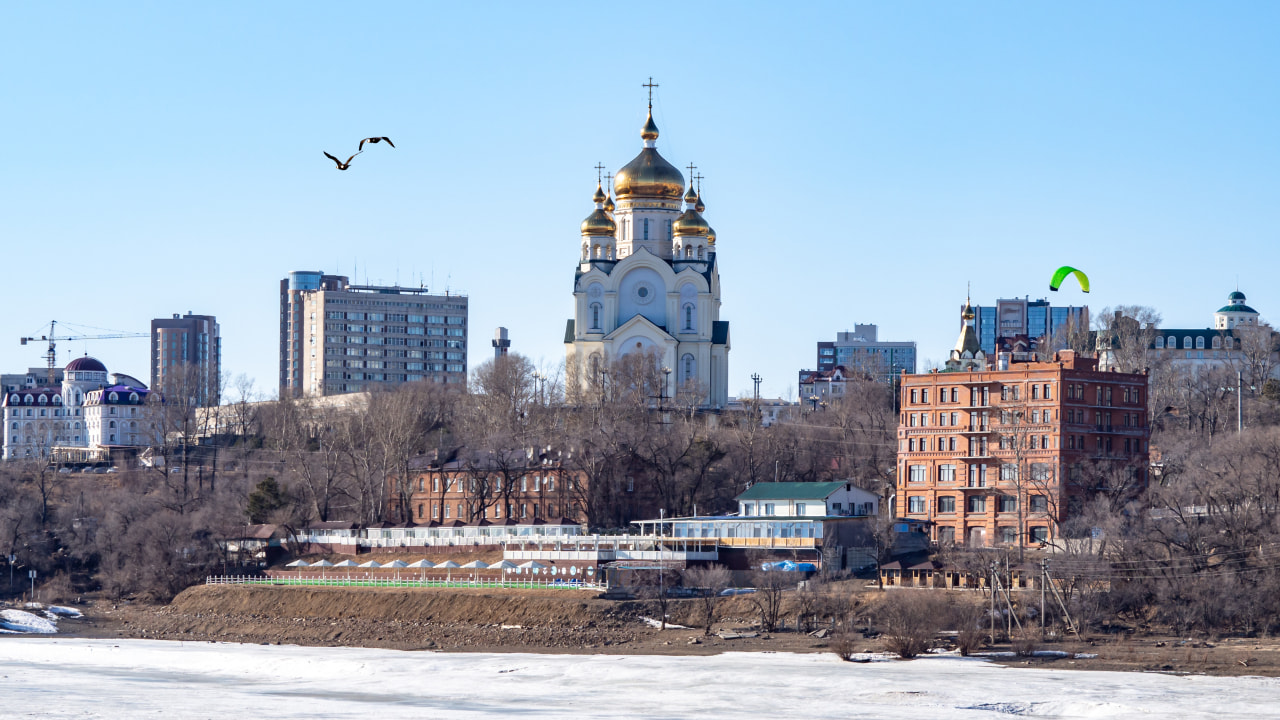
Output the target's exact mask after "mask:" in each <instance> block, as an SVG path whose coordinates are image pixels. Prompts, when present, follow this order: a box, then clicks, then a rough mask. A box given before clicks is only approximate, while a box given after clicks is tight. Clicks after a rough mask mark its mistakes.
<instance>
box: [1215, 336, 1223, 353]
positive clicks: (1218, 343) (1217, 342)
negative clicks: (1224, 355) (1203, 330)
mask: <svg viewBox="0 0 1280 720" xmlns="http://www.w3.org/2000/svg"><path fill="white" fill-rule="evenodd" d="M1213 349H1214V350H1220V349H1222V338H1220V337H1218V336H1217V335H1215V336H1214V337H1213Z"/></svg>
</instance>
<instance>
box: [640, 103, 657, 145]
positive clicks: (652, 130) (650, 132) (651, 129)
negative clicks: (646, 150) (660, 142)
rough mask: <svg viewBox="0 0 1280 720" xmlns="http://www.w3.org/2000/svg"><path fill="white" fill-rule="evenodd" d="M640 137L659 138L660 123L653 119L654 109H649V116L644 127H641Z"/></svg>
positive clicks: (645, 138) (647, 138) (643, 138)
mask: <svg viewBox="0 0 1280 720" xmlns="http://www.w3.org/2000/svg"><path fill="white" fill-rule="evenodd" d="M640 139H642V140H657V139H658V125H657V123H655V122H654V121H653V111H652V110H650V111H649V117H647V118H645V121H644V127H643V128H641V129H640Z"/></svg>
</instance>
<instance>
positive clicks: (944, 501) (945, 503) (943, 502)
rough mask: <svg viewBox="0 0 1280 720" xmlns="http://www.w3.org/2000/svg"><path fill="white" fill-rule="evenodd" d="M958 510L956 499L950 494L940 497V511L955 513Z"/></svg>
mask: <svg viewBox="0 0 1280 720" xmlns="http://www.w3.org/2000/svg"><path fill="white" fill-rule="evenodd" d="M955 511H956V499H955V498H953V497H951V496H950V495H943V496H942V497H940V498H938V512H939V513H953V512H955Z"/></svg>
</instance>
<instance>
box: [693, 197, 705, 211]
mask: <svg viewBox="0 0 1280 720" xmlns="http://www.w3.org/2000/svg"><path fill="white" fill-rule="evenodd" d="M693 209H694V210H697V211H698V212H706V211H707V206H706V205H703V204H702V193H698V199H697V200H695V201H694V202H693Z"/></svg>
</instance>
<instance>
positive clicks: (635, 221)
mask: <svg viewBox="0 0 1280 720" xmlns="http://www.w3.org/2000/svg"><path fill="white" fill-rule="evenodd" d="M644 87H646V88H648V90H649V108H648V113H647V114H646V116H645V121H644V125H643V126H642V128H641V131H640V139H641V141H642V142H643V147H642V148H641V150H640V154H639V155H637V156H635V157H634V158H633V159H632V160H631V161H630V162H628V163H627V164H625V165H623V166H622V168H621V169H619V170H618V171H617V172H616V173H615V174H614V175H613V178H612V180H613V183H612V186H613V188H612V189H613V192H612V194H611V193H609V192H606V191H605V188H604V184H603V180H604V177H603V174H602V173H600V170H602V169H603V167H604V166H603V165H599V164H598V165H597V166H596V169H597V183H596V192H595V195H594V196H593V198H592V201H593V203H594V204H595V209H594V210H593V211H592V212H591V214H590V215H588V216H587V218H586V219H585V220H583V221H582V224H581V228H580V231H581V232H580V235H581V238H580V253H579V261H578V267H577V273H576V275H575V280H574V293H573V294H574V306H575V309H574V317H573V318H572V319H571V320H569V322H568V327H567V328H566V332H565V355H566V378H565V391H566V396H567V398H568V399H569V401H570V402H596V401H598V400H599V399H600V394H601V393H607V392H608V388H609V379H608V378H609V376H610V372H611V369H612V368H615V367H617V363H619V362H621V361H622V360H624V359H627V358H628V356H632V355H637V354H638V355H641V356H643V357H644V360H645V364H646V366H648V365H651V366H652V367H653V369H655V371H659V373H658V374H659V376H660V378H661V379H660V382H665V383H667V385H668V387H666V388H662V389H661V390H662V394H663V396H664V397H668V398H677V397H681V398H683V399H684V402H687V403H689V404H692V405H696V406H699V407H702V408H706V409H715V408H723V407H725V406H726V405H727V404H728V399H729V398H728V353H729V323H728V322H727V321H723V320H721V319H720V274H719V268H718V267H717V264H716V252H715V247H716V246H715V231H714V230H712V229H711V226H710V225H708V224H707V221H706V219H705V218H703V216H702V213H703V211H704V210H705V209H706V208H705V206H704V205H703V202H702V198H701V188H700V187H696V188H695V184H697V185H698V186H700V184H701V182H700V181H701V179H702V176H701V175H698V174H696V172H695V171H696V168H695V166H694V165H693V164H692V163H691V164H690V165H689V183H688V185H687V186H686V184H685V176H684V175H683V174H681V172H680V170H678V169H676V167H675V166H674V165H672V164H671V163H670V162H668V161H667V160H666V158H664V157H662V155H661V154H659V153H658V136H659V133H658V126H657V123H655V122H654V120H653V89H654V88H656V87H657V85H656V84H655V83H653V82H652V80H651V81H650V82H648V83H646V84H645V85H644ZM614 197H616V198H617V199H616V202H615V201H614ZM629 367H632V368H633V369H634V365H630V366H629ZM661 370H665V371H666V372H660V371H661Z"/></svg>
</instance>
